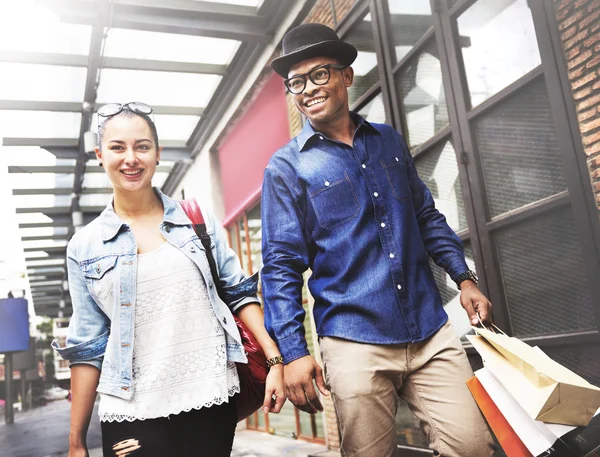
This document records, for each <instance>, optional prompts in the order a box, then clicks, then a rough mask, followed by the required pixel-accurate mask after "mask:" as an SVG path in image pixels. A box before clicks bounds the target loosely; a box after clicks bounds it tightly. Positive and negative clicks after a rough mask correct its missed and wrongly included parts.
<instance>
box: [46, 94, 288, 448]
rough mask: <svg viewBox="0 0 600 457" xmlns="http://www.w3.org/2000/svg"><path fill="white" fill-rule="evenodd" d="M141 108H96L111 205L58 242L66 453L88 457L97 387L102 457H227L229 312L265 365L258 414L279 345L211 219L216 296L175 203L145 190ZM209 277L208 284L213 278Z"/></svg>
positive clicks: (155, 148) (155, 160)
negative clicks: (66, 308) (62, 257)
mask: <svg viewBox="0 0 600 457" xmlns="http://www.w3.org/2000/svg"><path fill="white" fill-rule="evenodd" d="M151 113H152V108H150V107H149V106H148V105H145V104H143V103H128V104H125V105H121V104H111V105H107V106H104V107H102V108H101V109H100V110H99V111H98V118H99V128H98V137H99V138H98V147H97V148H96V156H97V158H98V161H99V164H100V166H102V167H104V170H105V171H106V174H107V176H108V178H109V179H110V181H111V182H112V185H113V189H114V195H113V200H112V202H111V203H110V204H109V205H108V206H107V208H106V209H105V210H104V211H103V212H102V214H101V215H100V216H99V217H98V218H97V219H95V220H94V221H92V222H91V223H90V224H88V225H87V226H86V227H84V228H83V229H81V230H79V231H78V232H77V233H76V234H75V235H74V236H73V238H72V239H71V241H70V242H69V245H68V247H67V267H68V273H69V290H70V293H71V300H72V303H73V316H72V318H71V322H70V324H69V333H68V338H67V345H66V347H65V348H60V347H59V346H58V345H57V344H56V343H53V346H54V347H55V348H56V349H57V351H58V352H59V353H60V355H61V356H62V357H63V358H64V359H66V360H69V361H70V363H71V389H72V392H73V399H72V406H71V432H70V438H69V457H79V456H87V455H88V452H87V446H86V434H87V429H88V425H89V422H90V418H91V414H92V410H93V407H94V400H95V398H96V391H97V392H99V393H100V404H99V414H100V421H101V426H102V443H103V451H104V456H105V457H108V456H125V455H129V454H133V455H136V456H140V457H145V456H149V457H153V456H160V457H166V456H178V457H183V456H207V457H220V456H229V455H230V453H231V447H232V443H233V435H234V431H235V426H236V422H237V416H236V410H235V397H234V398H233V399H232V397H233V396H234V395H235V393H237V392H239V389H240V386H239V379H238V376H237V371H236V365H235V362H246V360H247V359H246V356H245V354H244V351H243V346H242V345H241V343H240V336H239V332H238V330H237V327H236V324H235V322H234V319H233V316H232V313H235V314H237V315H238V317H239V318H240V319H241V320H242V322H243V323H244V324H246V326H247V327H248V329H249V330H250V331H251V332H252V333H253V334H254V336H255V337H256V339H257V340H258V342H259V343H260V345H261V346H262V348H263V350H264V352H265V355H266V357H267V359H270V360H269V362H270V363H271V364H273V366H272V368H271V369H270V371H269V375H268V377H267V385H266V394H265V403H264V406H263V410H264V411H265V412H274V413H277V412H279V411H280V410H281V407H282V406H283V403H284V401H285V396H284V393H283V369H282V365H281V362H282V359H281V357H280V353H279V350H278V349H277V346H276V345H275V343H274V342H273V340H272V339H271V338H270V337H269V335H268V334H267V332H266V330H265V328H264V325H263V315H262V310H261V308H260V305H259V304H258V299H257V296H256V288H257V278H256V275H255V276H252V277H249V278H246V277H245V276H244V273H243V271H242V269H241V267H240V262H239V259H238V258H237V257H236V255H235V254H234V252H233V251H232V250H231V249H229V248H228V246H227V242H226V240H225V235H224V233H223V230H222V229H221V228H220V227H219V225H218V223H217V222H216V221H215V219H214V216H212V215H211V214H209V213H207V214H206V225H207V229H208V233H209V234H210V235H211V238H212V242H213V243H214V247H213V249H212V252H213V255H214V257H215V259H216V263H217V269H218V271H219V282H220V285H221V286H222V287H223V288H224V289H225V290H227V294H226V295H227V299H226V301H227V303H224V302H223V301H221V300H220V299H218V295H217V293H216V290H215V289H216V287H215V285H214V284H213V282H212V277H211V272H210V267H209V264H208V262H207V258H206V254H205V252H204V249H203V247H202V244H201V242H200V240H199V239H198V237H197V236H196V234H195V232H194V228H193V227H192V225H191V222H190V220H189V219H188V217H187V216H186V215H185V213H184V212H183V210H182V209H181V207H180V206H179V204H178V202H176V201H174V200H172V199H171V198H169V197H167V196H166V195H164V194H163V193H162V192H161V191H160V190H158V189H157V188H153V187H152V184H151V181H152V177H153V175H154V173H155V171H156V167H157V165H158V164H159V161H160V154H161V150H162V148H161V147H160V146H159V141H158V134H157V131H156V126H155V125H154V122H153V120H152V119H151V117H150V115H151ZM215 279H216V278H215Z"/></svg>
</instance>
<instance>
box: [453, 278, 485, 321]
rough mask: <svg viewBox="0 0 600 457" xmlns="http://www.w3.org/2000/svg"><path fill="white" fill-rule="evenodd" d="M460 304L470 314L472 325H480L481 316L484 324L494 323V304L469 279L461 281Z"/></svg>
mask: <svg viewBox="0 0 600 457" xmlns="http://www.w3.org/2000/svg"><path fill="white" fill-rule="evenodd" d="M460 304H461V305H462V307H463V308H464V309H465V311H466V312H467V314H468V315H469V320H470V321H471V325H478V324H479V317H481V321H482V322H483V323H484V324H491V323H492V304H491V303H490V301H489V300H488V299H487V297H486V296H485V295H483V294H482V293H481V291H480V290H479V289H478V288H477V285H476V284H475V283H474V282H473V281H471V280H469V279H467V280H466V281H463V282H462V283H460ZM478 314H479V317H478Z"/></svg>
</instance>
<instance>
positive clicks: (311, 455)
mask: <svg viewBox="0 0 600 457" xmlns="http://www.w3.org/2000/svg"><path fill="white" fill-rule="evenodd" d="M66 456H67V454H55V455H53V456H51V457H66ZM334 456H339V453H338V454H336V453H329V452H327V447H325V446H323V445H320V444H314V443H308V442H306V441H302V440H295V439H292V438H285V437H282V436H275V435H269V434H268V433H262V432H254V431H251V430H241V431H239V432H237V433H236V434H235V441H234V443H233V452H232V453H231V457H334ZM90 457H102V449H100V448H96V449H90ZM165 457H167V456H165Z"/></svg>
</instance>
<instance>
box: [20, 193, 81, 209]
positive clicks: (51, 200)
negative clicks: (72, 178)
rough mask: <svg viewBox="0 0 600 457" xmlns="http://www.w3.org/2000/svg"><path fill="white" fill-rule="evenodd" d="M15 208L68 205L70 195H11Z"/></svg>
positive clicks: (69, 203)
mask: <svg viewBox="0 0 600 457" xmlns="http://www.w3.org/2000/svg"><path fill="white" fill-rule="evenodd" d="M12 199H13V203H14V205H15V208H36V207H38V206H39V207H40V208H50V207H54V206H70V205H71V196H70V195H13V197H12Z"/></svg>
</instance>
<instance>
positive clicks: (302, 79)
mask: <svg viewBox="0 0 600 457" xmlns="http://www.w3.org/2000/svg"><path fill="white" fill-rule="evenodd" d="M331 68H332V69H334V70H343V69H344V68H346V66H345V65H339V64H335V63H326V64H325V65H319V66H318V67H315V68H313V69H312V70H310V71H309V72H308V73H304V74H303V75H296V76H292V77H291V78H289V79H286V80H284V81H283V83H284V84H285V87H287V90H289V91H290V93H292V94H301V93H302V92H304V89H306V78H307V77H308V78H310V80H311V81H312V82H313V83H315V84H316V85H317V86H323V85H325V84H327V83H328V82H329V78H331V72H330V71H329V69H331Z"/></svg>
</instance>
